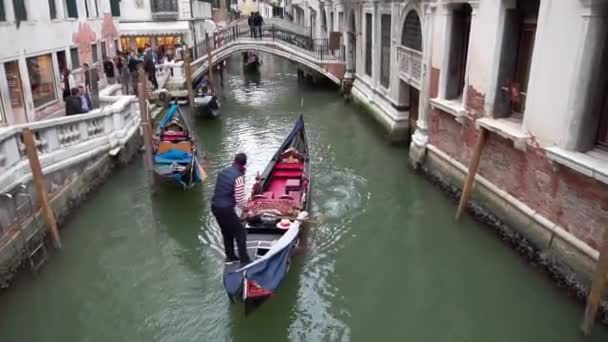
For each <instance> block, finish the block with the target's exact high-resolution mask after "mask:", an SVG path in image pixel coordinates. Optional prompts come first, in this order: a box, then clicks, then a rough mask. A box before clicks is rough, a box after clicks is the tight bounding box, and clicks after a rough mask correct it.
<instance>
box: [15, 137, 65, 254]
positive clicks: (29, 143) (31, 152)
mask: <svg viewBox="0 0 608 342" xmlns="http://www.w3.org/2000/svg"><path fill="white" fill-rule="evenodd" d="M22 134H23V143H24V144H25V152H26V154H27V159H28V160H29V161H30V168H31V170H32V178H33V179H34V185H35V186H36V192H37V193H38V204H39V205H40V208H42V215H43V217H44V221H45V222H46V225H47V227H48V229H49V230H50V232H51V236H52V238H53V243H54V244H55V247H57V248H61V237H60V236H59V228H57V221H55V214H54V213H53V208H51V204H50V202H49V195H48V193H47V188H46V182H45V181H44V175H43V174H42V166H41V165H40V159H38V150H37V149H36V143H35V141H34V134H33V133H32V131H31V130H30V129H29V128H24V129H23V131H22ZM32 215H35V213H32Z"/></svg>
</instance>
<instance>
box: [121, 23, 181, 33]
mask: <svg viewBox="0 0 608 342" xmlns="http://www.w3.org/2000/svg"><path fill="white" fill-rule="evenodd" d="M118 28H119V30H120V35H122V36H168V35H180V34H184V33H188V32H189V31H190V25H189V22H188V21H157V22H139V23H119V24H118Z"/></svg>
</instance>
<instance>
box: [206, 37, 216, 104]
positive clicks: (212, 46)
mask: <svg viewBox="0 0 608 342" xmlns="http://www.w3.org/2000/svg"><path fill="white" fill-rule="evenodd" d="M205 39H207V40H208V39H209V33H207V32H205ZM214 48H215V33H214V34H213V44H211V48H210V49H209V50H208V51H207V60H208V61H209V87H210V88H211V92H212V93H213V95H215V87H214V86H213V85H214V82H213V63H212V62H211V59H212V58H213V49H214Z"/></svg>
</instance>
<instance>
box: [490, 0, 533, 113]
mask: <svg viewBox="0 0 608 342" xmlns="http://www.w3.org/2000/svg"><path fill="white" fill-rule="evenodd" d="M539 7H540V2H539V0H525V1H522V0H519V1H517V3H516V6H515V8H512V9H508V10H506V12H505V24H504V32H503V40H502V47H501V58H500V66H499V71H498V80H497V81H498V82H497V89H496V104H495V108H494V112H495V113H494V114H495V116H497V117H501V116H508V115H512V114H514V115H515V116H519V117H520V118H521V117H522V116H523V113H524V111H525V109H526V108H525V107H526V95H527V89H528V79H529V76H530V66H531V64H532V52H533V50H534V39H535V37H536V22H537V20H538V10H539Z"/></svg>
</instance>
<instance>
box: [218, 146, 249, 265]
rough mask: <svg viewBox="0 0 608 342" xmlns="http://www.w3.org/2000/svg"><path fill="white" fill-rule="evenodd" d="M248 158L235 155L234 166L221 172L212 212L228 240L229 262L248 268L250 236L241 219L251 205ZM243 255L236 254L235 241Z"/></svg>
mask: <svg viewBox="0 0 608 342" xmlns="http://www.w3.org/2000/svg"><path fill="white" fill-rule="evenodd" d="M246 165H247V155H246V154H244V153H239V154H237V155H236V156H235V158H234V162H233V163H232V166H230V167H227V168H225V169H223V170H222V171H220V173H219V175H218V176H217V181H216V183H215V192H214V194H213V198H212V200H211V212H212V213H213V216H215V219H216V220H217V223H218V224H219V226H220V231H221V233H222V238H223V240H224V253H225V254H226V260H225V261H226V263H234V262H237V261H240V262H241V265H246V264H248V263H250V262H251V259H250V258H249V254H247V233H246V232H245V226H244V225H243V222H242V220H241V217H242V215H239V214H237V210H238V211H240V212H242V211H243V210H244V209H245V206H246V204H247V199H246V198H245V166H246ZM235 240H236V246H237V249H238V252H239V255H238V256H237V255H236V254H235V253H234V241H235Z"/></svg>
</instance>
